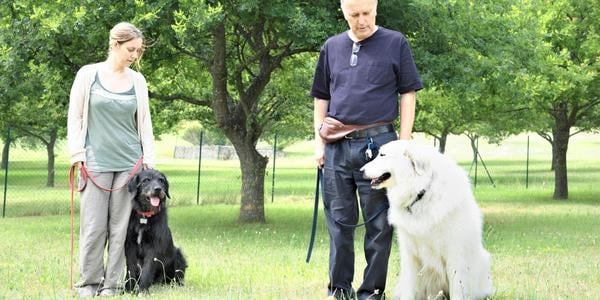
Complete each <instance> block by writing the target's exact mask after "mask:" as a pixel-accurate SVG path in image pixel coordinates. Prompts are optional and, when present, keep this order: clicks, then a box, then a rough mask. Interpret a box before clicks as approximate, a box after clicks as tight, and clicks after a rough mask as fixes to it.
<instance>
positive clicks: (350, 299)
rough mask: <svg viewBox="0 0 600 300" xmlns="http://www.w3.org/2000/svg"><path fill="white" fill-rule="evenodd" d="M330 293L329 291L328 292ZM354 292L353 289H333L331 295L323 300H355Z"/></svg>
mask: <svg viewBox="0 0 600 300" xmlns="http://www.w3.org/2000/svg"><path fill="white" fill-rule="evenodd" d="M330 293H331V291H330ZM355 299H356V292H355V291H354V289H352V290H350V291H347V290H344V289H335V290H334V291H333V293H331V295H329V296H328V297H327V298H325V300H355Z"/></svg>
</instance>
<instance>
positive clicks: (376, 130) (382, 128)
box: [344, 124, 394, 140]
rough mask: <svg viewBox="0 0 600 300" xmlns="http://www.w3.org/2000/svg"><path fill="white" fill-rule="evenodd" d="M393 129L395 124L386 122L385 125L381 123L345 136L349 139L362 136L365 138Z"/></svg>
mask: <svg viewBox="0 0 600 300" xmlns="http://www.w3.org/2000/svg"><path fill="white" fill-rule="evenodd" d="M392 131H394V125H392V124H385V125H379V126H375V127H371V128H366V129H361V130H357V131H354V132H351V133H349V134H347V135H346V136H344V138H345V139H347V140H353V139H360V138H365V137H368V136H369V137H370V136H376V135H379V134H382V133H388V132H392Z"/></svg>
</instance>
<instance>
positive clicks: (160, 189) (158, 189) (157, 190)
mask: <svg viewBox="0 0 600 300" xmlns="http://www.w3.org/2000/svg"><path fill="white" fill-rule="evenodd" d="M160 191H162V188H161V187H159V186H157V187H155V188H154V192H155V193H158V192H160Z"/></svg>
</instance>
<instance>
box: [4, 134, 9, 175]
mask: <svg viewBox="0 0 600 300" xmlns="http://www.w3.org/2000/svg"><path fill="white" fill-rule="evenodd" d="M9 148H10V141H8V140H6V141H4V146H3V147H2V170H6V166H7V165H8V149H9Z"/></svg>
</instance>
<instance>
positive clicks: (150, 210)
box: [125, 169, 187, 292]
mask: <svg viewBox="0 0 600 300" xmlns="http://www.w3.org/2000/svg"><path fill="white" fill-rule="evenodd" d="M128 188H129V192H135V196H134V197H133V199H132V201H133V209H132V212H131V217H130V218H129V227H128V228H127V238H126V240H125V257H126V260H127V281H126V283H125V290H127V291H134V289H135V287H136V285H137V286H138V287H139V291H140V292H147V291H148V288H149V287H150V285H152V284H154V283H168V282H169V283H170V282H175V283H177V284H180V285H181V284H183V277H184V275H185V269H186V268H187V262H186V260H185V258H184V257H183V254H182V253H181V250H180V249H179V248H176V247H175V246H174V245H173V237H172V236H171V230H170V229H169V226H168V224H167V206H166V205H165V202H166V200H167V198H170V197H171V196H170V195H169V182H168V181H167V178H166V177H165V175H164V174H162V173H161V172H158V171H156V170H153V169H148V170H143V171H141V172H139V173H138V174H137V175H135V176H134V177H133V178H132V179H131V182H130V183H129V185H128Z"/></svg>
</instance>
